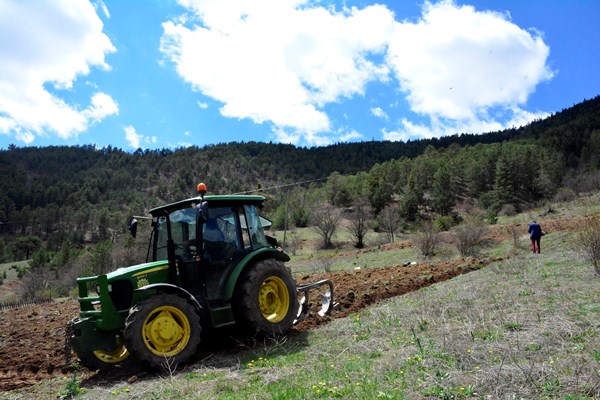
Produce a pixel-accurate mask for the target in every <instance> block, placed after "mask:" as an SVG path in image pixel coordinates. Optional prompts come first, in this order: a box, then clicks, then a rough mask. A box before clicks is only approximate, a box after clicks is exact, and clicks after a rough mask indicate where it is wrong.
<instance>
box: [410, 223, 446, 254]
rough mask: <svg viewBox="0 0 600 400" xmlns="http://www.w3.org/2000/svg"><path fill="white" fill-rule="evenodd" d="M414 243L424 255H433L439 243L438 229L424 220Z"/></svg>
mask: <svg viewBox="0 0 600 400" xmlns="http://www.w3.org/2000/svg"><path fill="white" fill-rule="evenodd" d="M414 243H415V245H416V246H417V247H418V248H419V250H420V251H421V254H422V255H424V256H425V257H430V256H434V255H435V250H436V249H437V247H438V246H439V244H440V231H439V230H438V229H437V228H436V227H435V225H434V224H432V223H431V222H425V223H423V224H421V226H420V228H419V232H417V235H416V237H415V239H414Z"/></svg>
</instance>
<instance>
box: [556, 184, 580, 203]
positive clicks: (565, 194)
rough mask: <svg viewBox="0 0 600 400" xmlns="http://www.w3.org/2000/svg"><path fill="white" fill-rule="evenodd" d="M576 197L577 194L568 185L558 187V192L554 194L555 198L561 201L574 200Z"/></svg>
mask: <svg viewBox="0 0 600 400" xmlns="http://www.w3.org/2000/svg"><path fill="white" fill-rule="evenodd" d="M575 197H577V195H576V194H575V192H574V191H573V189H570V188H568V187H561V188H560V189H558V192H556V194H555V195H554V200H555V201H561V202H563V201H572V200H575Z"/></svg>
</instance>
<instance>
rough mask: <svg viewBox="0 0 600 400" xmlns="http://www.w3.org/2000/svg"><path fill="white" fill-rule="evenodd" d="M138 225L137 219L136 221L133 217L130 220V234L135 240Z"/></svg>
mask: <svg viewBox="0 0 600 400" xmlns="http://www.w3.org/2000/svg"><path fill="white" fill-rule="evenodd" d="M137 224H138V221H137V219H135V218H134V217H131V219H130V220H129V233H131V236H132V237H133V238H134V239H135V236H136V235H137Z"/></svg>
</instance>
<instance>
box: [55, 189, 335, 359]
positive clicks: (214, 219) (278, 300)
mask: <svg viewBox="0 0 600 400" xmlns="http://www.w3.org/2000/svg"><path fill="white" fill-rule="evenodd" d="M198 192H199V196H198V197H194V198H190V199H187V200H183V201H179V202H176V203H173V204H168V205H164V206H161V207H157V208H154V209H152V210H150V214H151V217H145V218H148V219H151V220H152V233H151V235H150V242H149V245H148V254H147V259H146V263H143V264H140V265H134V266H131V267H126V268H119V269H117V270H116V271H113V272H110V273H108V274H105V275H99V276H90V277H83V278H78V279H77V285H78V289H79V296H78V301H79V303H80V314H79V317H77V318H74V319H73V320H71V321H70V322H69V324H68V326H67V334H66V336H67V337H66V341H67V342H66V354H67V355H66V357H67V360H68V359H69V357H70V354H71V349H73V350H74V351H75V353H76V354H77V356H78V357H79V360H80V361H81V364H82V365H84V366H85V367H87V368H89V369H93V370H95V369H101V368H106V367H110V366H114V365H117V364H121V363H123V362H124V361H126V360H130V359H134V360H136V361H138V362H141V363H142V365H146V366H148V367H151V368H157V367H159V366H161V365H163V364H164V363H165V362H168V363H169V364H170V365H178V364H180V363H185V362H187V361H188V360H189V359H190V357H192V356H193V355H194V354H196V352H197V350H198V348H199V345H200V341H201V332H202V331H203V330H204V329H207V330H211V329H219V328H224V327H232V326H233V327H234V330H235V331H236V332H239V333H243V334H244V335H248V336H253V337H268V336H273V335H278V334H285V333H286V332H289V331H290V330H291V329H292V328H293V326H294V325H295V324H296V323H298V322H299V321H301V320H302V319H303V318H304V317H305V316H306V315H308V314H309V306H310V305H309V301H308V297H309V292H311V291H313V290H314V291H317V292H319V295H320V302H321V305H320V309H319V311H318V314H319V315H320V316H324V315H326V314H329V313H330V312H331V310H332V307H333V301H332V298H333V284H332V283H331V281H329V280H321V281H318V282H315V283H310V284H306V285H296V282H295V280H294V278H293V277H292V274H291V272H290V270H289V268H287V267H285V266H284V263H285V262H286V261H289V259H290V257H289V256H288V255H287V254H286V253H285V252H284V251H283V250H282V249H281V248H280V247H279V246H278V244H277V241H276V240H275V239H274V238H272V237H270V236H267V235H266V234H265V230H266V229H267V228H268V227H269V226H270V222H269V221H268V220H266V219H265V218H263V217H261V216H260V215H259V210H260V209H261V208H262V205H263V202H264V200H265V198H264V197H263V196H256V195H227V196H225V195H206V196H205V193H206V186H205V185H204V184H200V185H198ZM141 218H142V217H134V218H132V220H131V222H130V226H129V229H130V232H131V234H132V235H133V237H135V236H136V232H137V224H138V221H137V220H138V219H141Z"/></svg>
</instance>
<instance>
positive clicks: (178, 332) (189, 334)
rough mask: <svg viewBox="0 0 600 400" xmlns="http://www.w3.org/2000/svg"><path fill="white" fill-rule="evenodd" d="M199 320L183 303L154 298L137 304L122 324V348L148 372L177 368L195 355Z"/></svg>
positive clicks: (170, 296)
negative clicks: (164, 367)
mask: <svg viewBox="0 0 600 400" xmlns="http://www.w3.org/2000/svg"><path fill="white" fill-rule="evenodd" d="M200 332H201V327H200V316H199V315H198V313H197V312H196V309H195V307H194V306H193V305H192V304H191V303H190V302H189V301H187V300H186V299H184V298H182V297H179V296H177V295H175V294H157V295H154V296H152V297H149V298H148V299H145V300H142V301H140V302H139V303H138V304H136V305H135V306H134V307H133V308H132V309H131V310H130V311H129V316H128V317H127V321H126V322H125V331H124V336H125V344H126V346H127V348H128V349H129V351H131V353H132V354H133V355H134V356H135V357H136V358H137V359H138V360H140V361H142V362H144V363H146V365H148V366H149V367H150V368H157V367H160V366H161V365H164V364H168V365H169V366H177V365H178V364H181V363H185V362H186V361H188V360H189V358H190V357H191V356H193V355H194V354H195V353H196V349H197V348H198V345H199V344H200Z"/></svg>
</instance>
